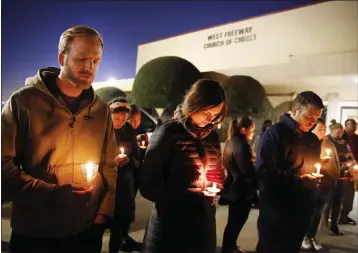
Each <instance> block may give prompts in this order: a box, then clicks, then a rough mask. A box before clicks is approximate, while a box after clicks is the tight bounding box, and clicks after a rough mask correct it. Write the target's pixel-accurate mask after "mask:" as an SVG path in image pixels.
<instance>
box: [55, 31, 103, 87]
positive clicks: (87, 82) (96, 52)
mask: <svg viewBox="0 0 358 253" xmlns="http://www.w3.org/2000/svg"><path fill="white" fill-rule="evenodd" d="M101 59H102V46H101V42H100V40H99V39H98V38H96V37H90V36H81V37H75V38H74V39H73V40H72V41H71V43H70V44H69V48H68V52H67V53H66V54H62V53H60V55H59V62H60V65H61V66H62V71H63V73H64V75H65V76H66V78H67V79H68V80H69V81H70V83H71V84H72V85H73V86H75V87H77V88H80V89H82V90H87V89H88V88H89V87H90V86H91V84H92V82H93V80H94V79H95V77H96V73H97V70H98V67H99V64H100V62H101Z"/></svg>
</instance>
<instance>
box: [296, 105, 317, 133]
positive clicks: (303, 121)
mask: <svg viewBox="0 0 358 253" xmlns="http://www.w3.org/2000/svg"><path fill="white" fill-rule="evenodd" d="M321 112H322V109H318V108H317V107H315V106H313V105H308V106H301V107H300V108H298V107H294V108H292V116H293V119H294V120H295V121H296V122H297V124H298V128H299V130H300V131H302V132H308V131H310V130H311V129H312V127H313V126H314V125H315V124H316V122H317V119H318V118H319V117H320V116H321Z"/></svg>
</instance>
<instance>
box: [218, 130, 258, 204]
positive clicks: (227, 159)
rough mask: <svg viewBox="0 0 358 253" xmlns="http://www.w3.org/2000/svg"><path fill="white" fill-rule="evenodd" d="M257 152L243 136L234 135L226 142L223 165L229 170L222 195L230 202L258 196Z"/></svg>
mask: <svg viewBox="0 0 358 253" xmlns="http://www.w3.org/2000/svg"><path fill="white" fill-rule="evenodd" d="M254 163H255V154H254V152H253V150H252V148H251V146H250V144H249V143H248V142H247V141H246V140H245V137H243V136H234V137H232V138H231V139H230V140H229V141H227V142H226V144H225V148H224V152H223V165H224V167H225V169H226V170H227V173H228V175H227V177H226V179H225V183H224V191H223V194H222V196H223V197H224V198H225V199H227V200H229V201H230V202H235V201H236V200H237V199H239V198H240V199H248V200H253V199H255V197H256V189H257V186H256V169H255V165H254Z"/></svg>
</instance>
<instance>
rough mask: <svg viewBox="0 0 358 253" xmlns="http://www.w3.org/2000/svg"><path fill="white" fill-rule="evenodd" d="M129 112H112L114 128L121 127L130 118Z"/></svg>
mask: <svg viewBox="0 0 358 253" xmlns="http://www.w3.org/2000/svg"><path fill="white" fill-rule="evenodd" d="M128 116H129V113H128V112H116V113H112V121H113V128H114V129H121V128H122V127H123V126H124V124H125V123H126V122H127V120H128Z"/></svg>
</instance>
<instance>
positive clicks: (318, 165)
mask: <svg viewBox="0 0 358 253" xmlns="http://www.w3.org/2000/svg"><path fill="white" fill-rule="evenodd" d="M315 167H316V168H317V174H321V173H320V172H321V164H319V163H317V164H316V165H315Z"/></svg>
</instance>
